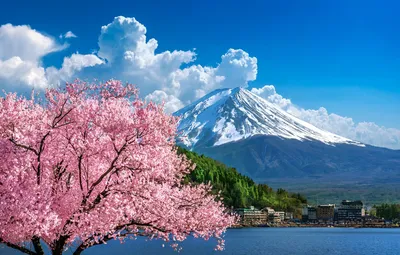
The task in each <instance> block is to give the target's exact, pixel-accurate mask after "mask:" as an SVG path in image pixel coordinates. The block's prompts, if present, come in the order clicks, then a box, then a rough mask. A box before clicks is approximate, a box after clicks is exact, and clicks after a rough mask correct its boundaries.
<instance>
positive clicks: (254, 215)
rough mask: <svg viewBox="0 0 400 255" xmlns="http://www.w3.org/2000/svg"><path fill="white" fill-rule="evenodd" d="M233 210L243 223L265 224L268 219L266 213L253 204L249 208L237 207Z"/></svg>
mask: <svg viewBox="0 0 400 255" xmlns="http://www.w3.org/2000/svg"><path fill="white" fill-rule="evenodd" d="M235 212H236V213H237V214H238V215H239V216H240V221H241V222H242V223H243V224H250V225H256V224H265V223H267V220H268V215H267V214H266V213H265V212H263V211H261V210H258V209H256V208H254V206H250V208H238V209H236V210H235Z"/></svg>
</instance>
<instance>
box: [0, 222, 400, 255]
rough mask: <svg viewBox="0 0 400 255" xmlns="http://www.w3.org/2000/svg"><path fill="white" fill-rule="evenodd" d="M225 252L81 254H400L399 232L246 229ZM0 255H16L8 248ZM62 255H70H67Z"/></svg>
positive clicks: (112, 249)
mask: <svg viewBox="0 0 400 255" xmlns="http://www.w3.org/2000/svg"><path fill="white" fill-rule="evenodd" d="M225 240H226V250H225V251H223V252H215V251H214V250H213V248H214V246H215V244H216V241H215V240H210V241H207V242H206V241H202V240H198V239H193V238H191V239H189V240H187V241H185V242H183V243H182V247H183V250H182V251H181V252H179V253H177V252H174V251H173V250H172V248H170V247H169V246H168V244H166V245H165V247H164V248H163V247H162V244H163V242H161V241H157V240H153V241H146V240H144V239H138V240H136V241H127V242H126V243H125V244H122V245H120V244H119V242H117V241H112V242H109V243H108V244H107V245H100V246H97V247H92V248H90V249H88V250H87V251H85V252H84V253H83V254H84V255H105V254H132V255H135V254H175V255H176V254H191V255H200V254H220V255H227V254H276V255H279V254H282V255H286V254H287V255H292V254H307V255H314V254H315V255H319V254H351V255H352V254H360V255H361V254H362V255H364V254H379V255H385V254H387V255H389V254H390V255H391V254H400V229H351V228H343V229H339V228H246V229H231V230H228V231H227V233H226V238H225ZM0 254H18V253H15V252H12V251H11V250H9V249H8V248H2V249H0ZM65 254H71V253H70V252H66V253H65Z"/></svg>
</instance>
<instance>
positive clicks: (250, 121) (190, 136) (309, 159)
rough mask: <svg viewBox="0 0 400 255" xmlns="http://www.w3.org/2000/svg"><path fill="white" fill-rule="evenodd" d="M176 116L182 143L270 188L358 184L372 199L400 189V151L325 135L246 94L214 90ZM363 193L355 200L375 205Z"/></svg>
mask: <svg viewBox="0 0 400 255" xmlns="http://www.w3.org/2000/svg"><path fill="white" fill-rule="evenodd" d="M174 115H175V116H179V117H180V122H179V126H178V133H179V139H178V144H180V145H181V146H183V147H186V148H188V149H191V150H193V151H196V152H198V153H202V154H205V155H207V156H209V157H212V158H214V159H216V160H219V161H221V162H223V163H225V164H227V165H229V166H232V167H235V168H237V170H238V171H239V172H241V173H243V174H246V175H248V176H249V177H251V178H253V179H255V180H256V181H258V182H267V183H268V184H269V185H271V186H272V187H274V186H275V187H282V188H290V189H291V190H293V191H301V192H305V193H306V194H307V195H311V196H312V195H313V194H312V192H310V188H311V187H315V188H316V187H321V188H323V189H326V188H335V189H338V188H344V189H348V187H349V185H350V187H352V186H354V185H356V186H357V185H358V186H360V185H361V186H362V187H363V188H365V187H369V190H371V191H372V190H373V191H374V192H375V191H376V188H378V189H379V187H380V185H384V186H385V187H386V188H388V186H387V184H390V183H392V184H394V185H395V186H396V187H397V186H398V184H400V151H398V150H389V149H385V148H379V147H374V146H370V145H367V144H363V143H360V142H357V141H353V140H350V139H347V138H344V137H341V136H339V135H336V134H332V133H330V132H327V131H324V130H321V129H319V128H317V127H315V126H313V125H311V124H309V123H307V122H305V121H303V120H300V119H298V118H296V117H294V116H292V115H290V114H289V113H287V112H286V111H284V110H282V109H281V108H280V107H279V106H277V105H275V104H273V103H271V102H269V101H267V100H265V99H263V98H261V97H259V96H257V95H255V94H254V93H252V92H250V91H249V90H247V89H244V88H233V89H219V90H215V91H213V92H211V93H209V94H208V95H206V96H204V97H202V98H201V99H199V100H197V101H196V102H193V103H192V104H189V105H188V106H186V107H184V108H182V109H181V110H179V111H177V112H175V113H174ZM316 180H317V182H316ZM310 184H313V185H310ZM365 185H367V186H365ZM389 186H390V185H389ZM296 189H297V190H296ZM339 190H340V189H339ZM354 190H358V189H357V188H355V189H350V193H349V194H348V196H347V197H349V198H351V197H352V195H351V194H352V191H354ZM314 193H316V194H320V193H321V192H320V189H318V188H316V189H314ZM360 194H361V193H359V192H358V191H357V192H355V194H353V195H354V196H355V198H357V199H363V198H364V199H365V200H367V201H375V200H376V198H372V197H371V194H369V195H367V194H366V193H362V194H361V195H360ZM360 196H361V197H360ZM362 196H364V197H362ZM365 196H367V197H365ZM342 198H343V197H338V198H337V199H338V200H340V199H342ZM379 199H380V198H379ZM390 199H392V197H390ZM395 199H398V200H400V195H398V198H397V197H396V198H395Z"/></svg>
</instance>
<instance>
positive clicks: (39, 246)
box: [32, 236, 44, 255]
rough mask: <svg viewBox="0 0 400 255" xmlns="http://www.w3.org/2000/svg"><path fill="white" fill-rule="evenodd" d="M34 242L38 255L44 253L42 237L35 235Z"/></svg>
mask: <svg viewBox="0 0 400 255" xmlns="http://www.w3.org/2000/svg"><path fill="white" fill-rule="evenodd" d="M32 244H33V248H34V249H35V252H36V254H37V255H44V251H43V248H42V244H41V243H40V238H39V237H37V236H35V237H33V238H32Z"/></svg>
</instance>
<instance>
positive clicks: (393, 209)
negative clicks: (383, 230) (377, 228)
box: [374, 204, 400, 220]
mask: <svg viewBox="0 0 400 255" xmlns="http://www.w3.org/2000/svg"><path fill="white" fill-rule="evenodd" d="M374 209H375V210H376V217H378V218H385V219H386V220H395V219H400V205H398V204H381V205H375V206H374Z"/></svg>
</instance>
